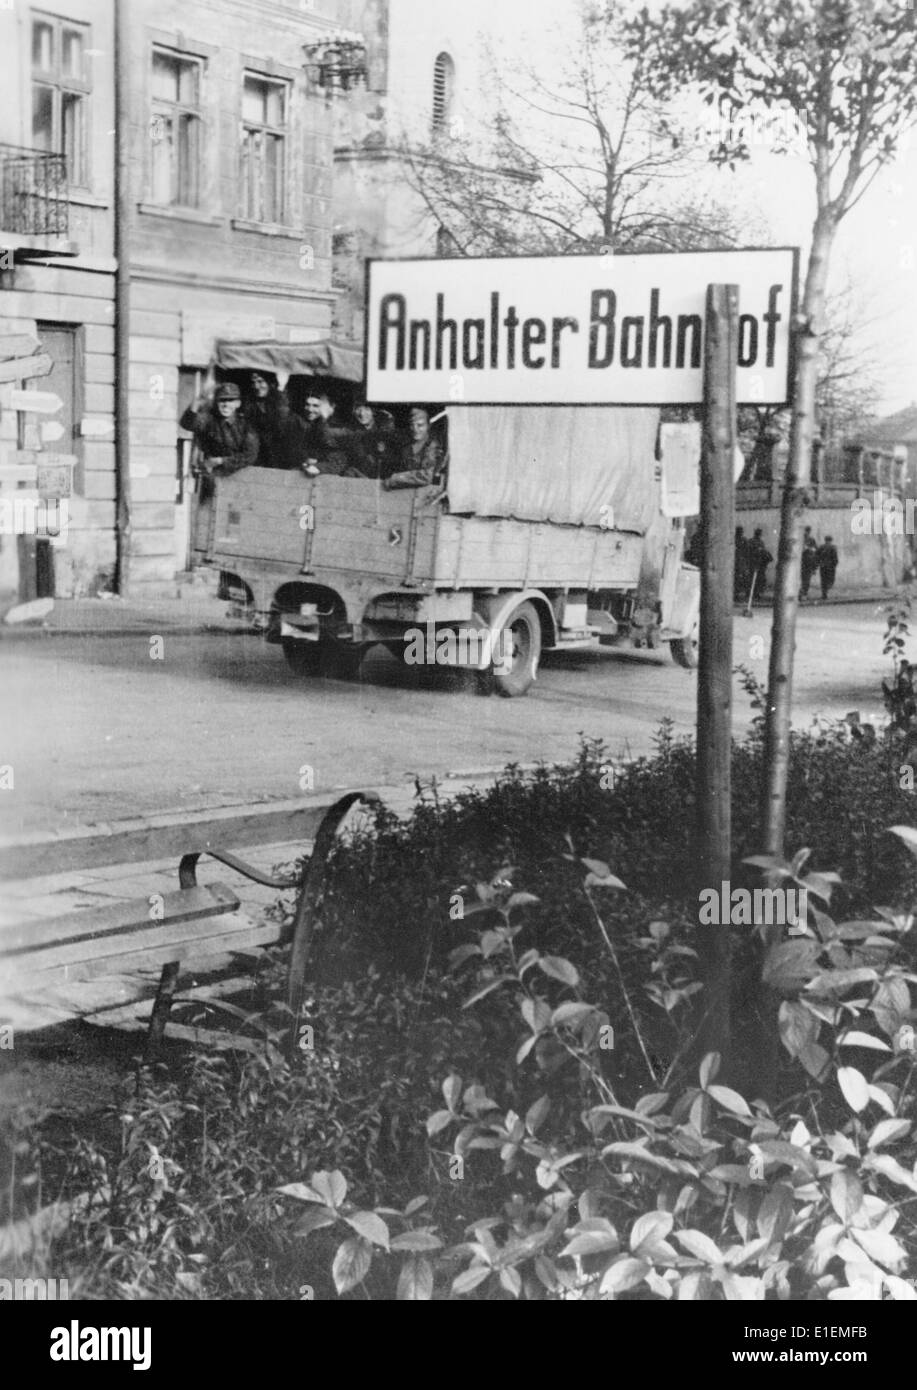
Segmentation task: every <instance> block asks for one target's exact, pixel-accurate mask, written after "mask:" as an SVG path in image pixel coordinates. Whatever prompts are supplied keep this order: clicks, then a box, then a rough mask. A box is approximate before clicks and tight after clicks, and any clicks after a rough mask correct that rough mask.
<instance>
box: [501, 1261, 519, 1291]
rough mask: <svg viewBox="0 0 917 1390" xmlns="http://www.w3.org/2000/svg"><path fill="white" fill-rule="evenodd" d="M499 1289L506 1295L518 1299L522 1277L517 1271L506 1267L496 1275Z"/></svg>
mask: <svg viewBox="0 0 917 1390" xmlns="http://www.w3.org/2000/svg"><path fill="white" fill-rule="evenodd" d="M498 1278H499V1280H500V1287H501V1288H502V1289H505V1290H506V1292H507V1293H510V1294H512V1296H513V1298H518V1297H519V1295H520V1294H521V1292H522V1275H521V1274H520V1273H519V1271H518V1269H512V1268H510V1267H507V1268H505V1269H501V1270H500V1273H499V1275H498Z"/></svg>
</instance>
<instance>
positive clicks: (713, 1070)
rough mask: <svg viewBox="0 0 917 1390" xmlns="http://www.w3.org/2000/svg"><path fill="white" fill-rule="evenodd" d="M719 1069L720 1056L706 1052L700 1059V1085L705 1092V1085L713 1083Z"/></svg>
mask: <svg viewBox="0 0 917 1390" xmlns="http://www.w3.org/2000/svg"><path fill="white" fill-rule="evenodd" d="M719 1069H720V1054H719V1053H718V1052H708V1053H707V1054H706V1056H705V1057H703V1058H702V1059H701V1064H700V1084H701V1087H702V1089H704V1090H706V1088H707V1084H708V1082H710V1081H713V1080H714V1078H715V1077H716V1076H717V1074H718V1072H719Z"/></svg>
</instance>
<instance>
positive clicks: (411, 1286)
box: [395, 1255, 433, 1303]
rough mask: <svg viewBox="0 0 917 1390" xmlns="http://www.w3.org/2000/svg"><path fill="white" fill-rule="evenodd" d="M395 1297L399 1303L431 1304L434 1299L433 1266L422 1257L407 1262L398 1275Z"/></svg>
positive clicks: (414, 1256) (413, 1257)
mask: <svg viewBox="0 0 917 1390" xmlns="http://www.w3.org/2000/svg"><path fill="white" fill-rule="evenodd" d="M395 1297H396V1299H398V1301H399V1302H402V1303H410V1302H418V1303H421V1302H422V1303H429V1301H430V1299H431V1298H432V1297H433V1266H432V1265H431V1264H430V1261H429V1260H425V1259H424V1258H423V1256H422V1255H412V1256H410V1258H408V1259H407V1260H405V1262H404V1264H403V1265H402V1266H401V1273H400V1274H399V1275H398V1287H397V1289H396V1290H395Z"/></svg>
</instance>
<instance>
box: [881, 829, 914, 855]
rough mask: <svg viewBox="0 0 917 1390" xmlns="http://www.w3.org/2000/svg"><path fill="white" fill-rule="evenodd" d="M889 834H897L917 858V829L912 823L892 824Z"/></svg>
mask: <svg viewBox="0 0 917 1390" xmlns="http://www.w3.org/2000/svg"><path fill="white" fill-rule="evenodd" d="M888 833H889V835H897V836H898V839H899V840H900V841H901V842H902V844H903V845H904V846H905V847H906V848H907V849H909V850H910V852H911V854H913V855H914V857H915V858H917V830H914V829H913V828H912V827H911V826H910V825H890V826H889V827H888Z"/></svg>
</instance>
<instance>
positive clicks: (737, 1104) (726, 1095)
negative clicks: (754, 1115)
mask: <svg viewBox="0 0 917 1390" xmlns="http://www.w3.org/2000/svg"><path fill="white" fill-rule="evenodd" d="M707 1094H708V1096H712V1097H713V1099H714V1100H715V1101H716V1102H717V1103H718V1104H719V1105H722V1107H723V1109H724V1110H730V1111H731V1112H732V1114H733V1115H751V1110H750V1108H749V1106H748V1102H747V1101H746V1100H745V1099H744V1098H743V1097H742V1096H740V1095H739V1093H738V1091H733V1090H731V1089H730V1087H728V1086H708V1087H707Z"/></svg>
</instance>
